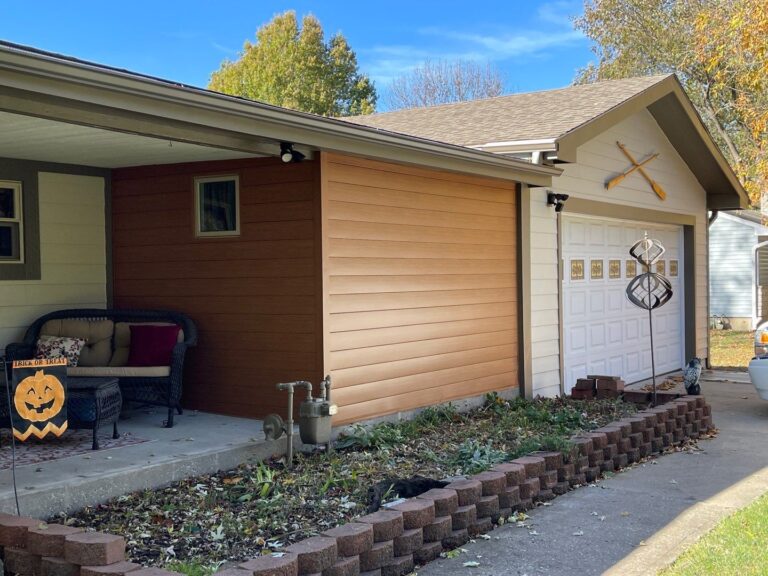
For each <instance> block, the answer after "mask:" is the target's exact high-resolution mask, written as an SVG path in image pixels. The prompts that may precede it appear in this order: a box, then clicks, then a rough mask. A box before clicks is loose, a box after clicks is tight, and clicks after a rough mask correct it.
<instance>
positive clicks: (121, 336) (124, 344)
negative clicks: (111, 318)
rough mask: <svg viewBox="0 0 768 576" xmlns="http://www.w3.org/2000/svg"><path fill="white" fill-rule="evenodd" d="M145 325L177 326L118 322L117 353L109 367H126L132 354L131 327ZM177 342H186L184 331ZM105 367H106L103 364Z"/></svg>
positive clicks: (181, 331) (158, 323)
mask: <svg viewBox="0 0 768 576" xmlns="http://www.w3.org/2000/svg"><path fill="white" fill-rule="evenodd" d="M132 324H144V325H147V326H176V324H173V323H172V322H117V323H116V324H115V351H114V352H113V353H112V358H111V359H110V360H109V364H108V365H109V366H125V365H126V364H128V357H129V356H130V354H131V325H132ZM176 342H184V330H179V336H178V338H177V340H176ZM103 365H106V363H105V364H103Z"/></svg>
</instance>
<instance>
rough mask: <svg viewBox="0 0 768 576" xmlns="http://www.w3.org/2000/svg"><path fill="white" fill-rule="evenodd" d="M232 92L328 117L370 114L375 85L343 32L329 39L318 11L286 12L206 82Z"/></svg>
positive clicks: (222, 90)
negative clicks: (362, 70)
mask: <svg viewBox="0 0 768 576" xmlns="http://www.w3.org/2000/svg"><path fill="white" fill-rule="evenodd" d="M208 87H209V88H210V89H211V90H217V91H219V92H224V93H226V94H232V95H234V96H242V97H244V98H249V99H251V100H259V101H262V102H267V103H269V104H275V105H277V106H283V107H286V108H293V109H295V110H303V111H304V112H312V113H314V114H322V115H324V116H351V115H356V114H370V113H372V112H373V111H374V110H375V108H376V90H375V88H374V86H373V83H372V82H371V81H370V80H369V79H368V77H367V76H366V75H365V74H361V73H360V71H359V69H358V65H357V56H356V55H355V53H354V51H353V50H352V49H351V48H350V47H349V44H348V43H347V40H346V39H345V38H344V36H342V35H341V33H338V34H336V35H335V36H333V37H332V38H331V39H330V41H328V42H326V41H325V37H324V34H323V28H322V26H321V25H320V22H319V21H318V20H317V18H315V17H314V16H312V15H311V14H310V15H306V16H304V17H303V18H302V21H301V28H299V23H298V20H297V18H296V13H295V12H293V11H288V12H285V13H283V14H279V15H277V16H275V17H274V18H273V19H272V21H271V22H269V23H268V24H265V25H264V26H262V27H261V28H259V30H258V31H257V32H256V42H255V43H253V44H252V43H251V42H248V41H246V42H245V45H244V46H243V50H242V52H241V53H240V57H239V58H238V59H237V60H235V61H234V62H233V61H228V60H225V61H224V62H223V63H222V65H221V67H220V68H219V69H218V70H217V71H215V72H214V73H213V74H212V75H211V81H210V83H209V84H208Z"/></svg>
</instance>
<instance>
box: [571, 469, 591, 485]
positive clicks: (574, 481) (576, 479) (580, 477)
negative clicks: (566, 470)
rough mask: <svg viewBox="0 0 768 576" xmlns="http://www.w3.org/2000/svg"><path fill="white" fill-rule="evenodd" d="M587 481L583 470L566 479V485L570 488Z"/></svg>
mask: <svg viewBox="0 0 768 576" xmlns="http://www.w3.org/2000/svg"><path fill="white" fill-rule="evenodd" d="M586 483H587V475H586V474H584V473H583V472H581V473H579V474H574V475H573V476H571V477H570V478H569V479H568V485H569V486H570V487H571V488H575V487H576V486H583V485H584V484H586Z"/></svg>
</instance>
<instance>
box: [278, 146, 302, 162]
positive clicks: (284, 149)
mask: <svg viewBox="0 0 768 576" xmlns="http://www.w3.org/2000/svg"><path fill="white" fill-rule="evenodd" d="M280 160H282V161H283V162H285V163H286V164H288V163H289V162H301V161H302V160H304V154H302V153H301V152H299V151H298V150H294V149H293V144H292V143H290V142H280Z"/></svg>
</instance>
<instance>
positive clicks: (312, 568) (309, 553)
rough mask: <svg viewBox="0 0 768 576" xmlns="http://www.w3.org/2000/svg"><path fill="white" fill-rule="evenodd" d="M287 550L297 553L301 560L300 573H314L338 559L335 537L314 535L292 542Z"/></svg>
mask: <svg viewBox="0 0 768 576" xmlns="http://www.w3.org/2000/svg"><path fill="white" fill-rule="evenodd" d="M285 551H286V552H291V553H292V554H296V556H297V557H298V560H299V574H300V575H302V574H313V573H315V572H322V571H323V570H325V569H326V568H330V567H331V566H333V565H334V564H335V563H336V560H338V548H337V546H336V539H335V538H328V537H327V536H312V537H311V538H306V539H304V540H300V541H299V542H296V543H295V544H291V545H290V546H288V547H287V548H286V549H285Z"/></svg>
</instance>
